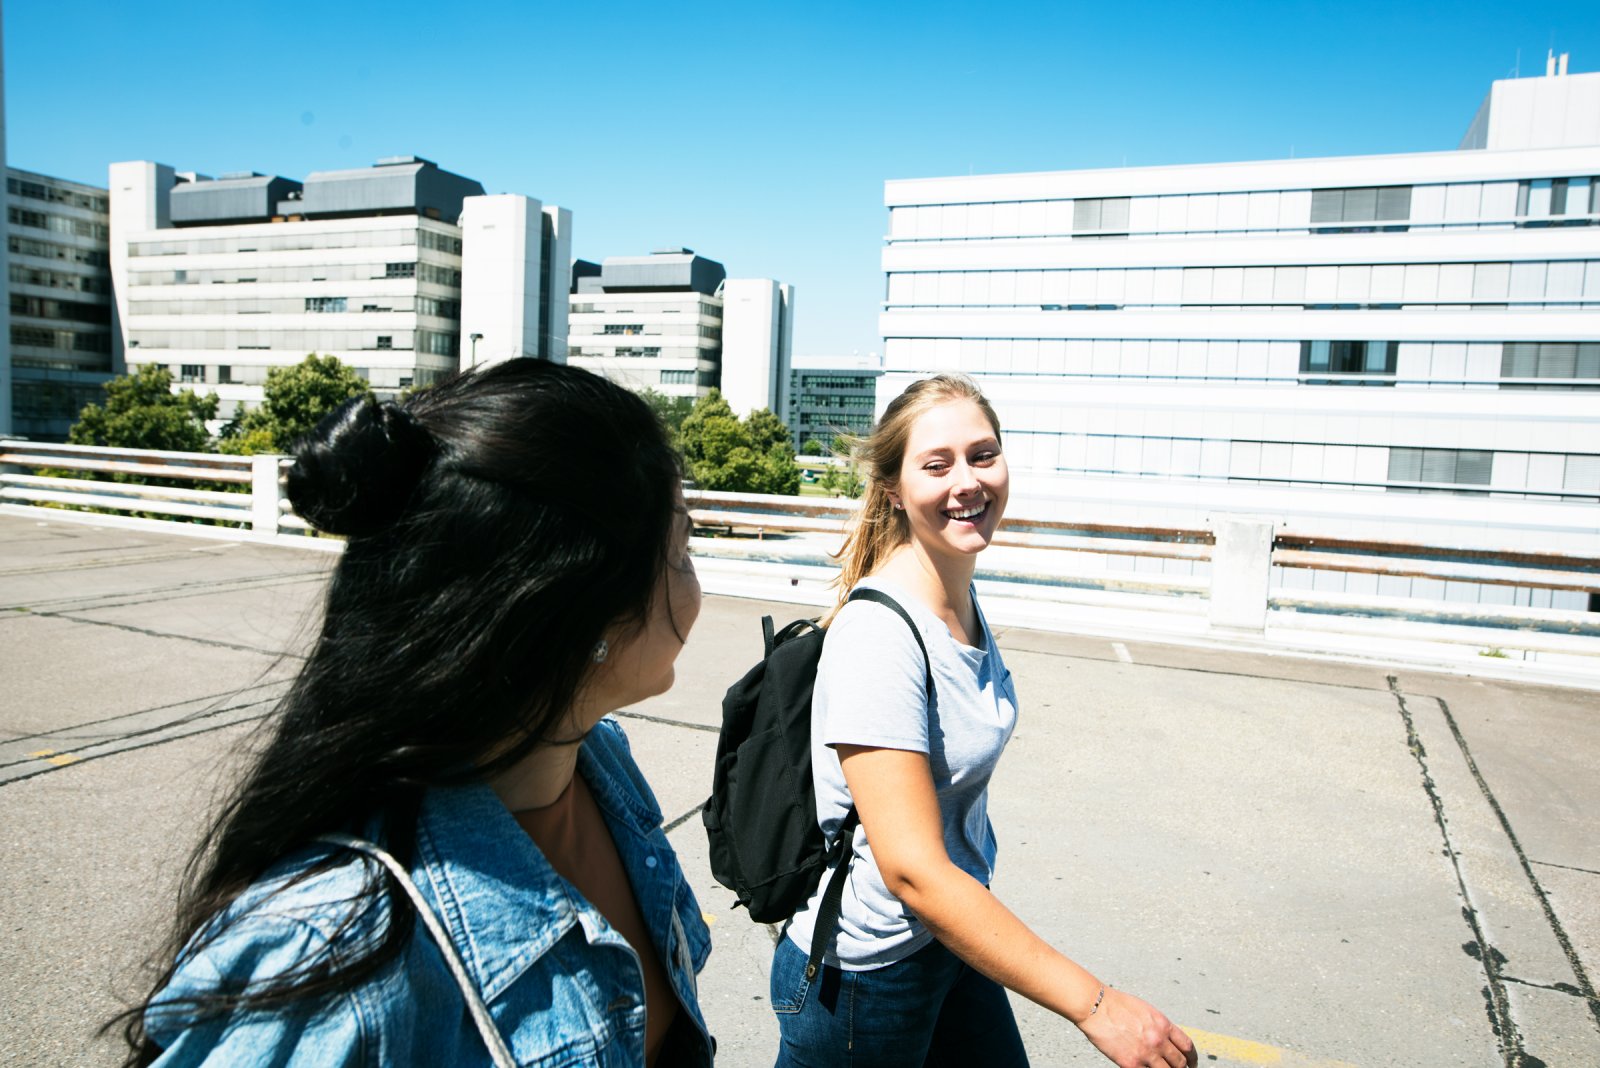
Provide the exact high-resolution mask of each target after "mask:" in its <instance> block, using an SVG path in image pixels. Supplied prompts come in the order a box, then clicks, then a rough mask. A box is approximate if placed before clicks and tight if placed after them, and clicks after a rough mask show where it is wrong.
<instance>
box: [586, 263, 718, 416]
mask: <svg viewBox="0 0 1600 1068" xmlns="http://www.w3.org/2000/svg"><path fill="white" fill-rule="evenodd" d="M574 273H575V274H576V275H577V280H576V282H575V284H574V285H573V292H572V295H571V303H570V306H569V309H568V311H569V314H568V318H567V362H568V363H571V364H573V365H575V366H577V367H582V368H584V369H586V370H589V371H593V372H595V373H596V374H601V375H605V376H606V377H607V378H609V379H611V380H612V381H613V382H617V383H619V384H621V385H625V386H627V387H628V388H629V389H635V390H646V389H649V390H654V391H656V392H657V393H661V394H663V395H665V396H668V397H703V396H705V395H706V394H707V393H709V392H710V391H711V389H712V388H713V387H714V386H717V385H719V384H720V382H721V367H722V297H721V296H719V295H718V290H719V288H720V287H721V285H722V282H723V279H725V278H726V277H727V271H725V270H724V269H723V267H722V264H720V263H718V262H717V261H716V260H711V259H707V258H706V257H704V256H697V255H695V253H694V251H693V250H692V249H686V248H683V249H660V250H657V251H656V252H653V253H651V254H650V255H648V256H608V257H607V258H606V259H605V260H604V262H602V263H601V264H600V266H599V269H598V270H596V269H595V265H594V264H592V263H589V262H587V261H580V263H579V265H578V266H577V267H576V268H575V271H574Z"/></svg>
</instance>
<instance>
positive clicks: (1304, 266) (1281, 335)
mask: <svg viewBox="0 0 1600 1068" xmlns="http://www.w3.org/2000/svg"><path fill="white" fill-rule="evenodd" d="M1538 81H1541V82H1544V83H1545V84H1544V86H1543V87H1542V90H1541V87H1539V86H1535V87H1533V88H1532V89H1530V90H1527V91H1528V92H1534V93H1537V92H1539V91H1545V92H1551V93H1555V92H1559V93H1563V94H1566V97H1567V98H1573V99H1576V98H1578V97H1582V94H1583V93H1587V92H1588V91H1589V90H1588V88H1587V87H1588V86H1589V85H1590V84H1591V83H1592V84H1594V85H1595V86H1600V75H1577V76H1570V77H1568V78H1567V79H1566V81H1568V82H1571V83H1578V82H1580V81H1581V82H1582V84H1581V85H1578V87H1577V89H1574V88H1573V87H1572V85H1569V84H1556V83H1561V82H1563V78H1561V77H1551V78H1548V79H1540V80H1538ZM1499 85H1500V83H1497V87H1496V89H1497V91H1498V89H1499ZM1578 90H1582V92H1578ZM1519 91H1523V90H1520V89H1519ZM1575 92H1577V93H1578V97H1572V94H1573V93H1575ZM1518 121H1523V120H1520V119H1515V118H1510V119H1507V118H1504V117H1497V116H1496V115H1494V113H1493V106H1492V103H1491V105H1490V106H1488V107H1487V110H1486V111H1485V112H1484V113H1481V114H1480V120H1479V122H1480V124H1481V125H1482V126H1483V129H1484V130H1485V131H1487V132H1488V133H1492V132H1493V131H1494V130H1495V129H1496V124H1497V123H1499V124H1500V125H1501V126H1512V125H1515V124H1516V122H1518ZM1475 128H1476V127H1475ZM1584 128H1586V127H1582V125H1581V123H1580V124H1579V126H1578V127H1575V129H1580V130H1581V129H1584ZM1488 133H1486V134H1485V136H1486V137H1487V136H1488ZM1569 133H1570V131H1569ZM1541 137H1543V140H1539V139H1537V138H1536V139H1535V140H1536V141H1537V144H1538V147H1520V148H1517V149H1514V150H1478V151H1475V150H1463V151H1457V152H1448V153H1424V154H1414V155H1398V156H1374V157H1360V158H1354V159H1334V160H1278V161H1267V162H1261V163H1240V164H1221V165H1206V166H1196V167H1156V168H1137V169H1119V170H1110V171H1080V172H1065V173H1060V174H1030V175H995V176H979V177H959V178H949V179H923V180H913V181H906V182H890V183H888V184H887V186H886V204H887V206H888V208H889V212H890V218H889V236H888V238H887V240H886V244H885V249H884V255H883V263H884V270H885V274H886V279H885V292H884V298H885V303H884V313H883V316H882V319H881V325H882V333H883V337H884V364H885V374H884V376H883V378H882V380H881V381H880V384H879V387H878V394H877V404H878V406H879V409H880V410H881V407H882V405H884V404H886V403H887V401H888V399H889V398H890V397H892V396H894V395H896V394H897V393H898V392H900V390H902V389H903V388H904V387H905V385H907V384H908V383H909V382H911V381H913V380H915V379H916V378H919V377H922V376H924V375H926V374H928V373H930V372H932V371H935V370H940V369H953V370H960V371H964V372H966V373H968V374H971V375H973V376H974V377H975V378H977V379H978V380H979V382H980V383H981V384H982V385H983V387H984V388H985V390H986V391H987V392H988V393H989V395H990V397H991V398H992V399H993V400H994V402H995V404H996V407H997V408H998V409H999V412H1000V414H1001V417H1002V420H1003V422H1004V424H1005V430H1006V446H1007V452H1008V455H1009V458H1010V460H1011V464H1012V467H1013V470H1014V471H1016V472H1017V474H1018V476H1019V477H1018V480H1017V491H1016V492H1018V493H1020V494H1021V495H1022V496H1024V497H1030V496H1031V497H1033V498H1034V499H1035V501H1036V502H1037V503H1038V505H1039V507H1041V508H1045V509H1046V510H1048V509H1049V508H1058V509H1059V510H1061V511H1062V512H1063V514H1066V513H1069V512H1070V513H1072V514H1074V515H1077V516H1078V517H1079V518H1083V514H1082V509H1084V508H1090V507H1092V508H1093V509H1095V517H1096V518H1101V519H1102V521H1117V517H1120V518H1121V519H1126V520H1128V521H1130V522H1133V521H1137V522H1151V523H1160V524H1189V523H1198V522H1203V521H1204V520H1205V517H1206V516H1207V515H1210V514H1213V513H1215V512H1218V511H1244V512H1252V511H1260V512H1263V513H1264V514H1269V515H1273V516H1277V517H1280V518H1282V519H1285V520H1287V521H1291V522H1292V524H1293V525H1296V526H1299V527H1302V528H1311V529H1321V530H1347V531H1348V530H1357V529H1359V530H1361V531H1363V532H1364V533H1365V534H1366V535H1367V536H1372V535H1373V534H1374V533H1375V532H1387V533H1388V534H1391V535H1392V536H1394V537H1396V538H1398V539H1402V540H1420V541H1429V540H1432V541H1436V542H1438V543H1439V544H1463V545H1472V546H1481V547H1489V548H1497V549H1530V550H1533V549H1543V550H1548V549H1551V548H1554V547H1556V546H1560V547H1561V548H1563V549H1566V550H1569V551H1575V552H1586V553H1589V554H1591V555H1592V554H1596V553H1600V493H1595V492H1591V491H1590V490H1589V489H1587V488H1585V487H1589V486H1591V485H1593V484H1594V483H1595V481H1596V479H1595V472H1596V471H1600V300H1597V296H1600V138H1593V139H1590V140H1582V138H1581V137H1578V136H1577V135H1572V136H1567V135H1563V137H1564V138H1565V139H1563V138H1562V137H1556V138H1554V139H1553V140H1552V139H1551V137H1545V136H1544V135H1541ZM1470 139H1471V136H1470V135H1469V140H1470ZM1052 502H1053V503H1052ZM1430 505H1438V506H1439V507H1437V508H1434V509H1430V507H1429V506H1430ZM1108 516H1109V517H1111V518H1106V517H1108ZM1295 581H1298V579H1295ZM1340 581H1343V580H1342V579H1341V580H1340ZM1465 589H1466V592H1465V593H1463V591H1462V590H1457V591H1455V592H1456V594H1457V595H1458V596H1466V595H1467V593H1472V592H1473V590H1474V589H1476V588H1474V587H1468V588H1465ZM1474 595H1475V594H1474ZM1524 595H1527V596H1531V595H1529V594H1528V593H1527V591H1522V592H1521V594H1518V596H1524ZM1496 596H1498V594H1496ZM1580 599H1581V598H1579V597H1578V595H1567V597H1566V600H1567V601H1573V603H1574V604H1576V600H1580ZM1556 600H1557V601H1561V600H1562V597H1561V596H1560V595H1558V597H1557V598H1556ZM1522 603H1528V602H1526V601H1524V602H1522ZM1545 603H1546V604H1549V603H1551V602H1550V600H1549V598H1548V596H1546V599H1545ZM1558 606H1559V605H1558ZM1570 606H1572V605H1569V607H1570Z"/></svg>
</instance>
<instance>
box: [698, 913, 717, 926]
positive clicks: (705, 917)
mask: <svg viewBox="0 0 1600 1068" xmlns="http://www.w3.org/2000/svg"><path fill="white" fill-rule="evenodd" d="M700 918H701V919H702V920H705V921H706V926H707V927H710V926H711V925H712V924H714V923H716V922H717V918H716V917H715V916H713V915H711V913H709V912H702V913H701V914H700Z"/></svg>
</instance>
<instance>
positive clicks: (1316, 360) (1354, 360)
mask: <svg viewBox="0 0 1600 1068" xmlns="http://www.w3.org/2000/svg"><path fill="white" fill-rule="evenodd" d="M1399 359H1400V343H1399V342H1398V341H1302V342H1300V373H1301V374H1302V375H1311V374H1335V375H1362V376H1370V375H1388V376H1389V378H1388V379H1387V380H1384V379H1378V380H1376V381H1373V380H1371V379H1369V378H1362V379H1356V380H1350V379H1337V378H1332V379H1329V378H1324V379H1315V380H1310V381H1308V382H1307V383H1306V384H1307V385H1312V386H1334V385H1340V386H1392V385H1394V377H1393V376H1394V372H1395V367H1396V365H1397V364H1398V363H1399Z"/></svg>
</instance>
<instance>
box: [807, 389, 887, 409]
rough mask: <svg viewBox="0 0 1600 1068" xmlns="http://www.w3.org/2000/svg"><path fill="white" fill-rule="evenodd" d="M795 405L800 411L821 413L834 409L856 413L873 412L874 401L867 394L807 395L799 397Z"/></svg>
mask: <svg viewBox="0 0 1600 1068" xmlns="http://www.w3.org/2000/svg"><path fill="white" fill-rule="evenodd" d="M797 403H798V404H799V406H800V407H801V408H802V409H804V410H808V411H809V410H818V411H821V410H826V409H835V410H841V411H844V410H858V411H869V412H870V411H872V410H873V404H874V400H873V397H872V396H871V395H870V394H868V395H866V396H859V395H852V394H848V393H833V394H814V393H807V394H805V395H803V396H801V397H800V398H799V399H798V401H797Z"/></svg>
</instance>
